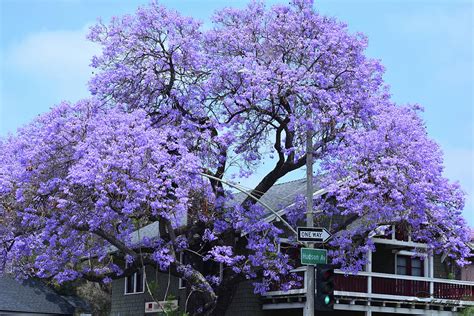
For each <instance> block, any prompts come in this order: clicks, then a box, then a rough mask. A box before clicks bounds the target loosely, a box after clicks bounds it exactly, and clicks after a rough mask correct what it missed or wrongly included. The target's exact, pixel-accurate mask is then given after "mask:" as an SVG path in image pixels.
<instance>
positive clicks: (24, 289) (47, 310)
mask: <svg viewBox="0 0 474 316" xmlns="http://www.w3.org/2000/svg"><path fill="white" fill-rule="evenodd" d="M5 312H8V313H31V315H44V314H52V315H73V314H74V312H75V307H74V306H73V305H72V304H70V303H69V302H68V301H67V300H66V299H64V298H63V297H61V296H60V295H59V294H57V293H56V292H55V291H53V290H52V289H51V288H49V287H48V286H46V285H45V284H44V283H43V282H41V281H39V280H34V279H28V280H23V281H17V280H16V279H14V278H13V277H10V276H7V275H4V276H0V315H1V314H2V313H5Z"/></svg>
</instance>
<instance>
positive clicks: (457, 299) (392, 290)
mask: <svg viewBox="0 0 474 316" xmlns="http://www.w3.org/2000/svg"><path fill="white" fill-rule="evenodd" d="M305 271H306V269H305V268H304V267H300V268H298V269H296V270H295V272H297V273H298V275H300V276H302V277H304V276H305ZM334 287H335V293H334V294H335V296H336V299H337V298H338V297H340V298H350V297H353V298H358V299H360V298H367V299H371V300H374V299H375V300H389V301H394V302H395V301H396V302H400V303H406V302H409V303H414V302H416V303H417V304H418V303H426V304H433V303H439V304H452V305H462V306H467V305H474V282H468V281H459V280H448V279H436V278H428V277H413V276H405V275H395V274H384V273H375V272H360V273H358V274H357V275H345V274H344V272H342V271H340V270H336V271H335V279H334ZM277 288H278V285H276V286H275V289H277ZM305 293H306V289H305V282H304V280H303V281H301V285H300V286H297V287H295V288H293V289H291V290H289V291H287V292H283V291H270V292H268V293H267V295H266V297H277V296H295V295H297V296H303V295H304V294H305Z"/></svg>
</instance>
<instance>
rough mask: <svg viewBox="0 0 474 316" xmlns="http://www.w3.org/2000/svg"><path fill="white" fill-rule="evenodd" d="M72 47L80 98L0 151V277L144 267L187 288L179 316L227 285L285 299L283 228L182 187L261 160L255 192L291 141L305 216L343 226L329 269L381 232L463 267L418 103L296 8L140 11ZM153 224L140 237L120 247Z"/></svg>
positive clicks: (212, 305)
mask: <svg viewBox="0 0 474 316" xmlns="http://www.w3.org/2000/svg"><path fill="white" fill-rule="evenodd" d="M89 38H90V39H91V40H92V41H94V42H97V43H99V44H100V45H101V46H102V54H101V55H99V56H96V57H94V58H93V60H92V65H93V67H95V68H96V69H97V72H96V75H95V76H94V77H93V78H92V79H91V81H90V91H91V94H92V97H91V98H90V99H89V100H84V101H81V102H79V103H77V104H75V105H71V104H69V103H61V104H60V105H59V106H57V107H55V108H53V109H52V110H51V112H49V113H47V114H44V115H43V116H41V117H40V118H38V119H36V120H35V121H34V122H33V123H31V124H30V125H28V126H26V127H25V128H23V129H21V130H19V132H18V133H17V135H14V136H10V137H9V138H7V139H4V140H1V143H0V148H1V151H0V216H1V217H0V247H1V248H0V251H1V255H0V259H1V260H2V262H3V263H4V265H9V266H12V267H13V268H14V270H15V272H16V273H18V274H23V275H36V276H39V277H43V278H54V279H55V280H57V281H58V282H65V281H69V280H74V279H77V278H85V279H88V280H93V281H103V282H109V281H110V280H111V279H114V278H120V277H123V276H125V275H130V274H131V273H133V272H135V271H136V269H137V268H139V267H140V266H142V265H154V266H156V267H157V268H158V269H159V270H160V271H163V272H169V273H171V274H173V275H175V276H179V277H182V278H184V279H185V280H186V281H187V283H188V284H189V286H190V288H191V289H192V290H193V291H196V292H197V293H200V295H201V296H198V297H197V298H196V302H200V304H197V305H199V306H196V308H193V309H192V311H191V312H192V313H193V314H199V313H202V314H208V313H211V312H213V311H214V312H216V313H218V312H219V311H218V310H219V309H222V308H223V309H225V308H226V306H228V303H229V301H228V300H229V299H230V298H231V297H232V289H233V288H234V287H235V284H237V283H238V282H239V281H240V280H243V279H254V280H255V283H254V284H255V291H256V292H258V293H263V292H265V291H268V289H269V288H270V286H271V284H279V285H280V287H281V289H283V290H287V289H289V288H291V287H292V286H295V285H296V283H297V282H298V280H297V278H291V277H287V275H289V274H291V273H290V270H291V269H292V266H291V264H290V262H289V259H288V257H287V256H286V255H285V254H282V253H277V244H278V241H279V238H281V237H282V236H286V235H285V232H284V231H283V230H282V229H281V227H280V228H279V227H277V226H276V225H274V223H268V222H266V221H263V220H262V216H263V214H264V213H265V210H264V209H263V208H262V206H260V205H259V204H256V203H255V200H254V199H252V198H250V197H249V198H246V199H245V200H244V201H243V202H242V203H237V202H236V201H233V200H232V199H233V195H232V193H231V192H229V191H226V190H224V187H223V184H222V182H220V181H216V180H213V179H211V180H208V179H207V178H205V177H201V176H200V175H202V174H206V175H208V176H212V177H214V178H218V179H229V178H232V177H243V176H248V175H250V174H252V173H253V172H254V170H255V169H256V168H258V167H259V166H260V165H261V164H262V162H263V161H264V160H267V159H268V158H269V157H273V161H275V165H274V168H273V169H272V170H271V171H270V172H269V173H268V174H267V175H266V176H265V177H263V178H262V179H261V181H260V182H259V183H258V184H257V185H256V186H255V188H253V190H251V194H252V195H253V196H255V197H257V198H258V197H260V196H262V195H263V194H264V193H265V192H267V191H268V190H269V189H270V188H271V187H272V186H273V185H274V184H275V183H276V181H278V180H279V179H281V178H282V177H283V176H285V175H286V174H288V173H289V172H291V171H293V170H296V169H299V168H302V167H303V166H304V165H305V163H306V152H305V148H306V147H305V142H306V136H307V134H308V132H310V133H311V134H312V135H313V142H314V144H313V145H314V146H313V147H314V152H313V154H314V163H315V166H316V168H317V172H318V174H319V177H320V179H321V181H322V183H323V184H324V185H325V187H326V188H327V189H328V193H327V194H325V195H324V196H323V197H320V198H318V199H316V200H315V209H316V210H322V211H323V212H317V216H316V218H315V220H316V221H317V222H322V221H324V220H325V219H327V218H328V217H331V216H335V215H342V216H344V217H345V218H346V219H347V221H346V223H344V224H343V225H340V226H336V225H333V226H331V227H329V228H330V230H331V231H332V232H333V233H334V234H335V238H334V239H333V240H332V242H331V246H332V251H331V252H330V256H331V258H332V261H333V263H337V264H340V265H341V267H342V268H344V269H346V270H347V271H359V270H360V269H361V267H362V266H363V265H364V264H365V262H366V257H365V255H366V253H367V250H370V249H372V250H373V249H374V247H373V244H372V243H371V241H370V239H369V238H368V235H369V234H370V233H371V232H372V231H373V230H374V229H376V228H377V227H379V226H381V225H391V224H395V223H402V224H404V225H405V226H406V227H407V228H410V229H411V231H412V232H413V236H412V237H413V239H414V240H415V241H419V242H425V243H427V244H428V247H429V250H433V251H435V252H448V255H449V256H450V257H452V258H454V259H456V260H457V262H458V264H461V265H462V264H464V263H465V258H466V256H467V255H468V248H467V247H466V245H465V243H466V241H467V240H468V234H467V230H466V224H465V221H464V220H463V218H462V217H461V209H462V207H463V193H462V191H461V190H460V188H459V187H458V186H457V185H456V184H451V183H449V182H448V181H447V180H446V179H445V178H443V176H442V169H443V168H442V154H441V152H440V150H439V148H438V146H437V145H436V144H435V143H434V142H433V141H432V140H430V139H429V138H428V136H427V134H426V129H425V126H424V124H423V122H422V120H421V119H420V118H419V116H418V112H419V111H418V110H419V107H418V106H404V107H403V106H399V105H396V104H394V103H393V102H392V101H391V100H390V95H389V90H388V88H387V87H386V86H385V85H384V83H383V79H382V75H383V67H382V65H381V64H380V63H379V62H378V61H377V60H374V59H370V58H368V57H366V56H365V55H364V50H365V48H366V46H367V39H366V38H365V37H364V36H363V35H361V34H355V35H353V34H350V33H349V32H348V30H347V27H346V25H345V24H343V23H341V22H339V21H337V20H335V19H333V18H328V17H325V16H322V15H320V14H318V13H317V12H315V11H314V9H313V3H312V1H309V0H293V1H292V2H291V3H290V4H289V5H277V6H273V7H271V8H266V7H265V5H264V4H262V3H260V2H251V3H250V4H249V5H248V6H247V7H246V8H244V9H233V8H227V9H223V10H221V11H220V12H217V13H216V15H215V17H214V19H213V27H212V28H210V29H204V28H203V27H202V25H201V23H200V22H197V21H195V20H194V19H192V18H188V17H183V16H181V15H180V14H179V13H177V12H175V11H172V10H168V9H166V8H164V7H162V6H160V5H158V4H156V3H151V4H150V5H149V6H147V7H143V8H140V9H138V11H137V12H136V14H135V15H126V16H123V17H121V18H114V19H112V21H111V22H110V23H109V24H107V25H106V24H103V23H98V24H97V25H96V26H94V27H92V29H91V32H90V35H89ZM235 170H236V171H235ZM300 202H301V201H298V203H296V204H295V205H299V206H300V207H297V208H296V209H292V210H291V212H290V213H289V215H288V220H289V221H290V222H291V223H292V224H293V225H297V223H298V221H301V220H302V219H303V218H304V216H305V209H304V203H300ZM155 221H158V222H159V223H160V229H159V233H158V232H157V237H156V238H154V239H150V238H147V237H143V238H140V240H138V241H136V240H132V238H131V235H130V234H131V233H132V232H133V231H134V230H136V229H137V228H140V227H143V226H145V225H147V224H149V223H152V222H155ZM241 236H245V237H241ZM104 249H107V250H108V251H104ZM112 252H113V254H112ZM183 252H184V253H187V254H188V255H190V254H193V256H194V257H193V260H191V262H190V263H186V264H185V263H184V262H181V261H180V256H179V254H180V253H183ZM117 258H119V259H123V260H125V261H126V262H127V263H128V265H127V267H126V268H125V267H124V266H121V265H119V264H117V263H116V262H117ZM209 262H217V263H221V264H223V265H224V267H225V272H224V274H223V278H222V279H221V278H219V277H218V276H217V275H216V274H209V275H203V273H201V271H202V269H201V270H200V269H199V268H198V266H199V265H201V266H202V264H208V263H209ZM216 303H217V304H216ZM220 312H222V311H220Z"/></svg>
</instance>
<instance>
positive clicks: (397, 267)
mask: <svg viewBox="0 0 474 316" xmlns="http://www.w3.org/2000/svg"><path fill="white" fill-rule="evenodd" d="M305 190H306V181H305V179H302V180H296V181H291V182H287V183H282V184H279V185H275V186H273V187H272V188H271V189H270V190H269V191H268V192H267V193H266V194H265V195H264V196H263V197H262V198H261V199H262V201H264V202H265V203H266V204H267V205H268V206H269V207H270V208H272V209H273V210H275V211H277V213H278V214H279V215H282V216H284V214H285V212H286V211H287V210H288V209H289V208H290V207H291V205H292V204H293V203H294V201H295V198H296V196H297V195H300V194H304V193H305ZM316 194H324V190H321V189H320V188H317V187H316V188H315V195H316ZM244 198H245V195H244V194H241V195H240V194H238V195H237V196H236V199H237V200H238V201H239V199H240V200H243V199H244ZM276 218H277V217H276V216H275V215H274V214H273V213H271V212H269V213H268V214H267V216H266V220H268V221H273V220H276ZM333 220H334V221H343V220H344V219H343V218H334V219H333ZM359 224H363V222H361V220H360V219H358V220H355V221H353V222H352V223H351V224H350V225H359ZM389 231H391V233H390V234H389V235H382V236H373V237H372V240H373V241H374V243H375V245H376V251H375V252H373V253H369V254H368V256H369V264H367V266H366V267H365V271H361V272H359V273H358V274H357V275H345V274H344V273H343V272H342V271H340V270H337V269H336V270H335V299H336V304H335V305H334V307H335V310H336V311H337V313H329V314H328V315H341V316H344V315H347V316H350V315H383V314H384V315H390V314H391V315H397V314H398V315H404V314H418V315H456V314H458V312H459V311H462V310H463V309H464V308H466V307H469V306H474V282H473V281H472V280H470V281H464V280H461V271H460V270H459V269H457V268H456V267H455V265H454V264H452V263H451V262H450V260H449V259H448V258H445V257H444V256H442V255H432V254H427V255H423V256H421V257H415V256H414V254H415V252H414V250H415V249H423V248H426V244H422V243H417V242H414V241H412V240H411V238H410V236H409V234H408V233H407V232H406V231H404V230H403V229H400V228H399V227H392V229H391V230H389ZM157 234H158V224H157V223H153V224H150V225H148V226H146V227H144V228H142V229H140V230H138V231H136V232H135V233H134V234H133V236H132V239H136V240H137V241H138V237H139V236H141V237H144V236H147V237H150V238H153V236H157ZM280 251H286V252H287V253H288V254H289V256H290V257H291V258H292V260H293V263H294V266H295V267H296V269H295V270H294V271H295V272H297V273H298V274H299V275H300V276H301V277H303V278H305V276H306V267H305V266H301V264H299V250H298V249H297V248H296V247H294V246H292V245H290V244H285V241H284V240H283V241H282V243H281V244H280ZM145 280H146V281H147V282H148V283H149V284H151V286H150V285H148V286H147V284H146V282H145ZM251 283H252V282H251V281H248V282H243V283H240V284H239V286H238V288H237V291H236V293H235V296H234V298H233V301H232V303H231V304H230V305H229V307H228V310H227V315H229V316H232V315H235V316H237V315H249V316H266V315H302V312H303V307H304V304H305V294H306V288H305V282H302V285H301V286H300V287H298V288H293V289H291V290H289V291H287V292H283V291H279V290H278V285H275V290H272V291H270V292H268V293H266V295H264V296H259V295H256V294H254V293H253V288H252V284H251ZM150 288H152V290H153V291H152V290H150ZM150 292H154V295H153V297H152V295H150V294H149V293H150ZM186 294H187V293H186V287H185V286H184V284H183V282H182V280H180V279H179V278H176V277H173V276H170V275H167V274H164V273H158V272H156V271H154V270H153V269H152V268H151V267H146V268H145V270H144V271H139V272H137V273H135V274H134V275H133V276H131V277H128V278H122V279H118V280H114V281H113V283H112V306H111V314H112V315H113V316H128V315H157V312H158V311H160V310H161V306H163V304H166V302H167V303H168V304H171V305H173V306H175V307H177V306H179V308H180V310H181V311H184V310H185V308H186V298H187V296H186ZM167 297H168V298H169V299H168V301H166V298H167ZM170 297H171V299H170ZM318 315H325V314H324V313H320V312H318Z"/></svg>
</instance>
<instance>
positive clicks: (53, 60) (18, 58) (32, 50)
mask: <svg viewBox="0 0 474 316" xmlns="http://www.w3.org/2000/svg"><path fill="white" fill-rule="evenodd" d="M87 32H88V25H86V26H84V27H83V28H82V29H80V30H55V31H44V32H38V33H33V34H31V35H29V36H28V37H26V38H24V39H23V40H21V41H20V42H19V43H17V44H16V45H13V46H12V47H11V48H10V49H9V50H8V51H7V54H6V61H7V64H8V65H9V67H14V69H15V70H18V71H20V72H22V73H24V74H26V75H29V76H31V77H33V79H35V80H38V79H40V80H47V81H51V82H52V83H53V84H54V85H56V84H57V85H59V86H60V87H62V88H63V89H65V90H72V89H73V87H74V86H75V88H76V89H77V88H78V87H83V86H84V85H85V83H86V82H87V81H88V79H89V78H90V76H91V73H92V69H91V68H90V67H89V64H90V60H91V58H92V56H93V55H95V54H98V53H99V51H100V50H99V46H98V45H97V44H95V43H92V42H90V41H88V40H87V39H86V34H87Z"/></svg>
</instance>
